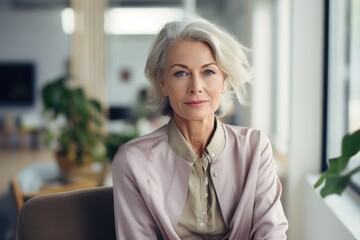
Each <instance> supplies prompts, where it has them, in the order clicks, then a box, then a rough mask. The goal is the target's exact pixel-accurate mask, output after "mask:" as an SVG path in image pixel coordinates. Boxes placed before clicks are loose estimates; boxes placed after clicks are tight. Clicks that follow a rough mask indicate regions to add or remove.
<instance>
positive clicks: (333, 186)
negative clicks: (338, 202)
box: [320, 175, 351, 197]
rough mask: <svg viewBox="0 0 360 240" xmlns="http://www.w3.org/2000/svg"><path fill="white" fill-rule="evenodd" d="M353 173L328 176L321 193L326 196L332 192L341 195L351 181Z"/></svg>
mask: <svg viewBox="0 0 360 240" xmlns="http://www.w3.org/2000/svg"><path fill="white" fill-rule="evenodd" d="M350 177H351V175H344V176H336V175H330V176H328V177H327V178H326V182H325V186H324V187H323V188H322V189H321V191H320V195H321V196H322V197H326V196H328V195H330V194H334V193H335V194H338V195H340V194H341V193H342V192H343V191H344V189H345V188H346V187H347V185H348V184H349V182H350Z"/></svg>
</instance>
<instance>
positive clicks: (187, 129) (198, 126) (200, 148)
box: [174, 116, 215, 158]
mask: <svg viewBox="0 0 360 240" xmlns="http://www.w3.org/2000/svg"><path fill="white" fill-rule="evenodd" d="M174 120H175V123H176V125H177V126H178V128H179V130H180V131H181V133H182V135H183V136H184V138H185V140H186V141H187V142H188V143H189V144H190V146H191V147H192V149H193V150H194V152H195V153H196V155H197V156H198V157H199V158H201V157H202V155H203V152H204V150H205V148H206V146H207V144H208V142H209V140H210V138H211V136H212V134H213V132H214V129H215V121H214V118H209V119H205V120H201V121H181V120H180V119H179V118H177V117H176V116H174Z"/></svg>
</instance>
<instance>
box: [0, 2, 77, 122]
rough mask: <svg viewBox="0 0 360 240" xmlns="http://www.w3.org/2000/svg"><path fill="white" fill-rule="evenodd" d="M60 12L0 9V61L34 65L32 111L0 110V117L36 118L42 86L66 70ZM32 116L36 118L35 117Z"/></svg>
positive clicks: (66, 46)
mask: <svg viewBox="0 0 360 240" xmlns="http://www.w3.org/2000/svg"><path fill="white" fill-rule="evenodd" d="M60 12H61V9H57V8H51V9H47V8H45V9H26V8H25V9H12V8H10V7H8V6H2V5H1V6H0V61H32V62H34V63H35V64H36V89H35V90H36V93H37V94H36V100H35V101H36V103H35V106H34V107H32V108H23V109H18V108H16V109H14V108H12V109H0V115H1V116H3V115H6V114H10V113H11V114H13V115H22V116H23V115H38V114H40V113H41V107H40V106H41V104H40V97H39V92H40V90H41V87H42V85H43V84H44V83H45V82H47V81H49V80H53V79H54V78H56V77H58V76H60V75H62V74H64V73H65V71H66V67H67V66H66V65H67V59H68V55H69V47H70V46H69V37H68V36H67V35H65V34H64V33H63V31H62V28H61V19H60ZM35 117H36V116H35Z"/></svg>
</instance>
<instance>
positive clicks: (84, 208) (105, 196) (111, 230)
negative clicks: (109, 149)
mask: <svg viewBox="0 0 360 240" xmlns="http://www.w3.org/2000/svg"><path fill="white" fill-rule="evenodd" d="M18 238H19V240H65V239H66V240H93V239H94V240H95V239H97V240H99V239H100V240H101V239H106V240H112V239H116V235H115V219H114V202H113V190H112V187H97V188H88V189H83V190H77V191H72V192H66V193H56V194H49V195H42V196H38V197H34V198H31V199H30V200H28V201H26V203H25V204H24V206H23V207H22V208H21V209H20V211H19V214H18Z"/></svg>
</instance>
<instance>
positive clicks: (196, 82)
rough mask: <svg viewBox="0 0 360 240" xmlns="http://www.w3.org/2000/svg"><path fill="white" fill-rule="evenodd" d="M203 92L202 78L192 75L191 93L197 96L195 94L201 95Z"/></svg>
mask: <svg viewBox="0 0 360 240" xmlns="http://www.w3.org/2000/svg"><path fill="white" fill-rule="evenodd" d="M202 91H203V89H202V85H201V78H200V77H199V76H198V75H192V77H191V81H190V87H189V92H190V93H192V94H195V93H201V92H202Z"/></svg>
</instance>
